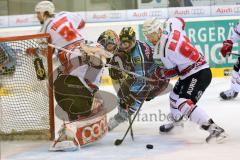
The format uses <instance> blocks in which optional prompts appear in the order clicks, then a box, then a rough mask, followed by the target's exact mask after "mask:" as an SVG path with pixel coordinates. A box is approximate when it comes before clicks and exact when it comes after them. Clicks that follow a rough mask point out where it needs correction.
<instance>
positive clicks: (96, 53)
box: [80, 43, 112, 68]
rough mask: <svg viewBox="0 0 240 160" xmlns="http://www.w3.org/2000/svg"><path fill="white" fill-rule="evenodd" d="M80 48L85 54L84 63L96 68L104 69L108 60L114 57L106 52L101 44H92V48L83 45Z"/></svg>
mask: <svg viewBox="0 0 240 160" xmlns="http://www.w3.org/2000/svg"><path fill="white" fill-rule="evenodd" d="M80 47H81V50H82V51H83V52H84V54H83V60H84V62H86V63H88V64H89V65H90V66H93V67H95V68H102V67H104V66H105V64H106V62H107V58H111V57H112V53H110V52H107V51H105V50H104V49H103V48H102V47H101V45H100V44H92V46H89V45H86V44H84V43H81V44H80Z"/></svg>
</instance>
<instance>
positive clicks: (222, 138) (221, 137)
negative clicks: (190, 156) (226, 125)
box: [206, 132, 228, 144]
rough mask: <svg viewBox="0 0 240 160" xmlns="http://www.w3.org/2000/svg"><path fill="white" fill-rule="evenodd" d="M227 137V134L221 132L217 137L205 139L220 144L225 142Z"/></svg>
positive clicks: (210, 142)
mask: <svg viewBox="0 0 240 160" xmlns="http://www.w3.org/2000/svg"><path fill="white" fill-rule="evenodd" d="M227 139H228V135H227V134H226V133H224V132H223V133H221V134H220V135H219V136H218V137H210V138H207V139H206V142H207V143H209V144H214V143H216V144H221V143H224V142H226V141H227Z"/></svg>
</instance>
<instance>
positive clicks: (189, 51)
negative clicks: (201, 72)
mask: <svg viewBox="0 0 240 160" xmlns="http://www.w3.org/2000/svg"><path fill="white" fill-rule="evenodd" d="M179 51H180V53H181V54H182V55H183V56H184V57H186V58H189V59H191V60H193V61H195V62H196V61H198V60H199V58H200V57H201V56H200V54H199V52H198V51H197V49H196V48H194V47H193V46H192V45H191V44H190V43H187V42H185V41H183V42H182V44H181V46H180V50H179Z"/></svg>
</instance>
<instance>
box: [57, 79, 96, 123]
mask: <svg viewBox="0 0 240 160" xmlns="http://www.w3.org/2000/svg"><path fill="white" fill-rule="evenodd" d="M54 92H55V98H56V101H57V103H58V105H59V106H60V107H61V108H62V109H63V110H64V111H65V112H67V113H68V116H69V120H70V121H73V120H76V119H78V118H79V117H80V116H88V115H90V114H91V110H92V103H93V98H94V95H93V94H92V93H91V92H90V91H89V90H88V89H87V88H86V87H85V86H84V84H83V83H82V82H81V81H80V80H79V79H78V77H76V76H71V75H61V76H59V77H58V78H57V79H56V80H55V82H54Z"/></svg>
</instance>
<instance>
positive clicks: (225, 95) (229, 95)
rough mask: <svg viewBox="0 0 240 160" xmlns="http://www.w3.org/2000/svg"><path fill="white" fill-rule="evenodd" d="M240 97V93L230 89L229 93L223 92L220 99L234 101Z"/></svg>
mask: <svg viewBox="0 0 240 160" xmlns="http://www.w3.org/2000/svg"><path fill="white" fill-rule="evenodd" d="M237 96H238V92H235V91H234V90H232V89H229V90H227V91H224V92H221V93H220V97H221V98H222V99H223V100H231V99H234V98H236V97H237Z"/></svg>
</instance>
